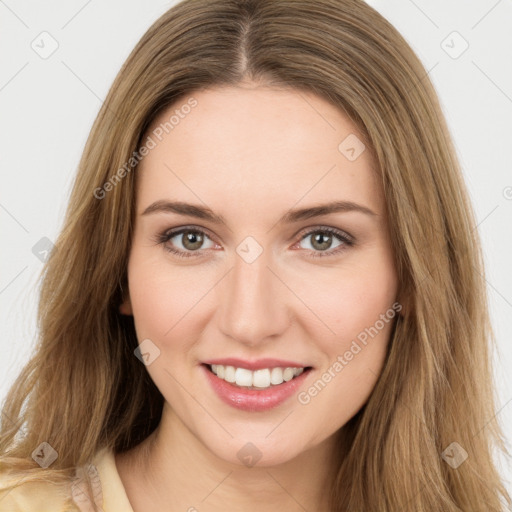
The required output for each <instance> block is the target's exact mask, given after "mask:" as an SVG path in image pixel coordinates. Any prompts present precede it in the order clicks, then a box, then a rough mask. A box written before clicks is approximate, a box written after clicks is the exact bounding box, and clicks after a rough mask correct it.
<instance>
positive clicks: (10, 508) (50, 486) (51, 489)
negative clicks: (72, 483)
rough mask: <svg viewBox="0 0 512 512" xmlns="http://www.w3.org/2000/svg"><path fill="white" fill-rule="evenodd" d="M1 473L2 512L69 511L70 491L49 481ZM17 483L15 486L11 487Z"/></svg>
mask: <svg viewBox="0 0 512 512" xmlns="http://www.w3.org/2000/svg"><path fill="white" fill-rule="evenodd" d="M26 480H27V477H24V476H19V475H18V476H12V475H9V474H6V473H0V512H68V511H69V510H70V504H71V503H72V502H71V503H70V501H69V493H66V490H65V489H64V488H63V486H62V485H58V484H55V483H52V482H48V481H37V482H35V481H26ZM12 485H15V487H10V486H12Z"/></svg>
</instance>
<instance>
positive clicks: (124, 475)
mask: <svg viewBox="0 0 512 512" xmlns="http://www.w3.org/2000/svg"><path fill="white" fill-rule="evenodd" d="M333 452H334V436H332V437H331V438H328V439H327V440H325V441H323V442H321V443H320V444H319V445H317V446H315V447H314V448H312V449H310V450H308V451H306V452H302V453H301V454H299V455H298V456H296V457H295V458H294V459H292V460H289V461H286V462H284V463H281V464H278V465H274V466H267V467H259V466H258V465H255V466H253V467H247V466H244V465H242V464H233V463H230V462H227V461H225V460H223V459H221V458H219V457H217V456H216V455H215V454H213V453H212V452H211V451H210V450H209V449H208V448H207V447H206V446H205V445H204V444H203V443H202V442H201V441H200V440H199V439H198V438H197V437H196V436H195V435H194V434H193V433H192V432H191V431H190V430H189V429H188V428H187V427H186V426H185V425H184V424H183V423H182V422H181V421H180V420H179V418H178V417H177V416H176V415H175V414H174V413H173V412H172V411H171V410H170V408H165V407H164V414H163V415H162V420H161V422H160V425H159V427H158V428H157V430H156V431H155V432H153V434H151V435H150V436H149V437H148V438H147V439H146V440H145V441H144V442H143V443H141V444H140V445H138V446H137V447H135V448H134V449H132V450H130V451H129V452H126V453H124V454H120V455H117V456H116V461H117V466H118V470H119V474H120V477H121V480H122V481H123V484H124V485H125V489H126V493H127V496H128V499H129V500H130V502H131V504H132V507H133V509H134V512H145V511H146V510H151V511H155V510H157V511H160V510H183V511H189V512H196V511H199V510H201V511H202V510H205V511H206V510H208V511H211V512H217V511H222V512H225V510H226V504H227V503H229V509H230V510H244V512H253V511H258V512H261V510H269V511H270V510H276V511H279V512H288V511H298V510H315V511H318V512H322V511H327V510H329V508H328V505H329V504H328V494H329V493H328V492H327V489H328V484H330V481H331V480H330V479H331V478H332V475H333V473H334V472H333V471H332V463H331V454H332V453H333ZM327 461H328V462H327Z"/></svg>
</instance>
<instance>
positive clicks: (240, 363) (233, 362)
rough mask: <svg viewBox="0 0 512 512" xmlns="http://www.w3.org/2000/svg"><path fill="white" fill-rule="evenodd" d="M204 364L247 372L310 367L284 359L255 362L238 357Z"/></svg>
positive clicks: (214, 360)
mask: <svg viewBox="0 0 512 512" xmlns="http://www.w3.org/2000/svg"><path fill="white" fill-rule="evenodd" d="M203 362H204V364H207V365H212V364H221V365H223V366H234V367H235V368H246V369H247V370H261V369H263V368H287V367H291V368H307V367H308V365H305V364H302V363H298V362H297V361H289V360H284V359H273V358H268V357H267V358H263V359H256V360H254V361H247V360H245V359H238V358H236V357H226V358H222V359H209V360H208V361H203Z"/></svg>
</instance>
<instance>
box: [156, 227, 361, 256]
mask: <svg viewBox="0 0 512 512" xmlns="http://www.w3.org/2000/svg"><path fill="white" fill-rule="evenodd" d="M309 237H311V242H310V244H309V245H310V247H311V249H309V248H306V249H308V250H310V251H311V253H312V254H311V256H312V257H326V256H331V255H334V254H338V253H339V252H341V251H343V250H346V249H347V248H348V247H350V246H352V245H354V239H353V237H352V236H350V235H348V234H347V233H345V232H343V231H340V230H338V229H334V228H328V227H323V228H315V229H312V230H310V231H308V232H307V233H304V234H302V236H301V239H300V241H299V242H297V243H296V244H295V245H294V246H293V247H296V246H297V245H300V244H301V243H302V242H303V241H304V240H306V239H307V238H309ZM174 239H176V241H174ZM335 239H337V240H338V242H339V243H338V244H337V245H335V246H334V250H333V249H332V244H333V240H335ZM207 240H209V241H210V245H209V246H208V247H204V243H205V241H207ZM157 241H158V243H160V244H163V245H164V247H165V249H166V250H167V251H169V252H171V253H173V254H175V255H176V256H179V257H185V258H189V257H196V256H200V251H201V250H202V249H211V248H212V247H214V246H215V242H213V241H212V240H211V238H210V237H209V236H208V234H207V233H206V232H205V231H203V230H202V229H198V228H180V229H177V230H171V231H166V232H164V233H162V234H161V235H159V237H158V239H157ZM302 248H304V247H302ZM324 253H325V254H324Z"/></svg>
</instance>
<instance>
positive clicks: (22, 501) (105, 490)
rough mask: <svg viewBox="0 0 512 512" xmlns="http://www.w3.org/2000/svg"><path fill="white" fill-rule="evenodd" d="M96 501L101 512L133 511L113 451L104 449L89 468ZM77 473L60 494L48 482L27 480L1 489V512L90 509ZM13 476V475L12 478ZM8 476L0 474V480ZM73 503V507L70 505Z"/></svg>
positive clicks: (59, 491) (88, 510)
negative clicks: (72, 481) (14, 486)
mask: <svg viewBox="0 0 512 512" xmlns="http://www.w3.org/2000/svg"><path fill="white" fill-rule="evenodd" d="M88 473H89V476H90V478H91V483H92V488H93V493H94V497H95V501H96V503H97V506H98V509H97V510H98V511H100V512H133V509H132V507H131V505H130V502H129V501H128V497H127V496H126V492H125V489H124V486H123V483H122V482H121V478H120V477H119V473H118V472H117V467H116V463H115V459H114V453H113V451H111V450H108V449H103V450H101V451H100V452H98V453H97V454H96V456H95V457H94V459H93V461H92V465H91V466H89V468H88ZM80 475H84V470H82V472H81V473H80V472H77V479H76V480H75V482H74V483H73V484H72V485H70V487H69V490H68V492H66V493H64V494H63V491H62V490H61V489H58V488H57V487H56V485H55V484H52V483H50V482H27V483H25V484H21V485H20V486H18V487H16V488H14V489H12V490H10V491H3V490H0V512H71V510H74V511H80V512H93V511H94V506H93V505H92V503H91V501H90V499H89V498H88V497H87V495H86V494H84V492H83V490H82V489H83V487H82V486H83V481H82V478H81V477H80ZM11 478H12V477H11ZM8 479H9V477H6V476H5V474H1V475H0V482H1V483H3V482H5V481H7V480H8ZM72 505H74V507H75V508H74V509H70V506H72Z"/></svg>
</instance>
